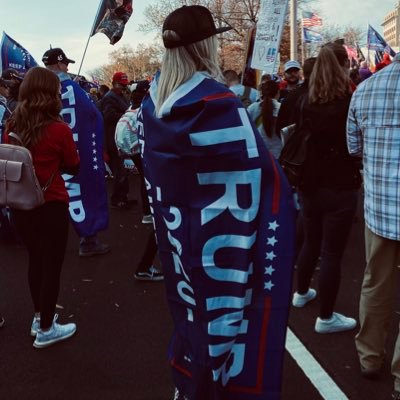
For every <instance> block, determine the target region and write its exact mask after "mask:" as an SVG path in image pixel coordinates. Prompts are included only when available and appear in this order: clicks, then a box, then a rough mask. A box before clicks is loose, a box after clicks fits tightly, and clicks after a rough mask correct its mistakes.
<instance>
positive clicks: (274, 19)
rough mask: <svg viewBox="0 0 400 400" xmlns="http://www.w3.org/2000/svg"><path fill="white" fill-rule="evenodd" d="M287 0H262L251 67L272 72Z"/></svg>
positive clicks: (279, 42)
mask: <svg viewBox="0 0 400 400" xmlns="http://www.w3.org/2000/svg"><path fill="white" fill-rule="evenodd" d="M287 7H288V0H263V1H262V2H261V7H260V15H259V19H258V23H257V32H256V40H255V43H254V50H253V58H252V63H251V67H252V68H256V69H261V70H263V71H264V72H265V73H269V74H273V73H274V71H275V69H276V67H275V63H276V58H277V56H278V52H279V46H280V44H281V38H282V31H283V26H284V23H285V17H286V12H287Z"/></svg>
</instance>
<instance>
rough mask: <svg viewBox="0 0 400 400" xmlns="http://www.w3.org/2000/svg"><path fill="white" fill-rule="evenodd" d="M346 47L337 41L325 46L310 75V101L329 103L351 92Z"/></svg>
mask: <svg viewBox="0 0 400 400" xmlns="http://www.w3.org/2000/svg"><path fill="white" fill-rule="evenodd" d="M347 65H348V56H347V52H346V49H345V48H344V47H343V46H341V45H339V44H336V43H329V44H327V45H325V46H323V47H322V48H321V50H320V52H319V54H318V57H317V61H316V62H315V66H314V68H313V71H312V73H311V76H310V82H309V101H310V103H328V102H330V101H333V100H335V99H337V98H343V97H345V96H346V95H348V94H351V86H350V77H349V74H348V68H347Z"/></svg>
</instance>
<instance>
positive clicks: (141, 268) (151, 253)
mask: <svg viewBox="0 0 400 400" xmlns="http://www.w3.org/2000/svg"><path fill="white" fill-rule="evenodd" d="M157 249H158V246H157V242H156V235H155V232H154V231H152V232H151V233H150V235H149V237H148V239H147V242H146V245H145V246H144V253H143V256H142V259H141V260H140V262H139V264H138V266H137V268H136V273H138V272H146V271H148V270H149V268H150V267H151V266H152V265H153V261H154V257H155V256H156V254H157Z"/></svg>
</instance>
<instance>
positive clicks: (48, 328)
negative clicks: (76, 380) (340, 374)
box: [0, 6, 400, 400]
mask: <svg viewBox="0 0 400 400" xmlns="http://www.w3.org/2000/svg"><path fill="white" fill-rule="evenodd" d="M199 17H201V18H202V21H203V23H202V24H200V25H196V24H197V22H196V21H197V19H198V18H199ZM196 18H197V19H196ZM191 19H193V26H190V24H189V22H188V21H190V20H191ZM183 21H184V23H183ZM204 21H206V22H204ZM194 29H195V30H194ZM229 29H231V27H229V26H226V27H219V28H216V27H215V25H214V22H213V20H212V17H211V14H210V13H209V11H208V10H207V9H206V8H204V7H200V6H187V7H182V8H180V9H178V10H175V11H174V12H173V13H171V14H170V15H169V16H168V17H167V19H166V20H165V22H164V25H163V35H162V38H163V43H164V46H165V55H164V58H163V64H162V69H161V72H160V73H158V74H157V75H156V76H155V77H154V78H153V81H152V83H151V85H150V82H149V81H147V80H143V81H138V82H132V81H130V80H129V77H128V76H127V74H126V73H124V72H119V71H117V72H115V73H114V75H113V77H112V82H111V88H109V87H108V86H107V85H101V86H100V88H99V89H98V90H97V89H95V90H93V89H91V90H90V93H85V92H84V91H83V89H82V88H81V87H80V86H79V84H78V83H76V82H74V81H72V80H71V78H70V77H69V75H68V65H69V64H70V63H73V62H74V61H73V60H70V59H69V58H68V57H67V56H66V55H65V53H64V52H63V50H61V49H59V48H55V49H49V50H47V51H46V52H45V54H44V56H43V63H44V65H45V68H42V67H35V68H32V69H31V70H29V71H28V72H27V73H26V74H25V76H23V77H22V76H20V74H18V72H17V71H15V70H12V69H8V70H5V71H3V73H2V77H1V79H0V140H1V142H3V143H12V144H18V143H16V142H15V140H14V139H13V138H12V137H10V136H9V133H10V132H16V133H17V134H18V135H19V137H20V139H21V141H22V143H23V145H24V146H25V147H27V148H29V149H30V151H31V153H32V156H33V162H34V165H35V170H36V174H37V177H38V180H39V182H40V183H41V184H43V185H44V184H45V183H48V184H47V185H46V186H47V190H46V191H45V193H44V195H45V200H46V202H45V204H44V205H43V206H40V207H38V208H36V209H33V210H28V211H22V210H14V209H13V210H11V211H10V210H8V209H5V208H3V209H2V210H1V217H0V218H1V219H0V221H1V229H2V230H3V237H4V231H5V229H6V228H7V229H8V230H7V233H6V234H5V235H6V236H7V235H12V232H13V231H12V230H13V229H14V230H15V237H16V238H17V240H20V241H22V242H23V244H24V245H25V246H26V248H27V250H28V254H29V270H28V281H29V287H30V291H31V297H32V301H33V310H34V316H33V321H32V325H31V331H30V332H31V335H32V336H33V337H35V341H34V344H33V345H34V347H36V348H42V347H47V346H49V345H52V344H54V343H57V342H59V341H61V340H65V339H68V338H69V337H71V336H72V335H73V334H74V333H75V331H76V325H75V324H73V323H69V324H60V323H58V322H57V318H58V315H57V314H56V313H55V305H56V301H57V297H58V292H59V286H60V272H61V268H62V264H63V259H64V254H65V249H66V243H67V237H68V225H69V219H70V218H72V220H73V221H75V222H76V220H74V216H73V215H72V213H71V206H70V210H69V211H70V216H68V203H69V201H70V197H71V195H70V190H71V189H70V187H69V186H68V182H67V183H66V184H65V183H64V179H65V174H67V175H68V176H71V177H72V176H74V175H77V176H78V178H79V176H80V175H81V174H83V173H84V171H85V170H86V169H87V168H89V166H90V165H92V164H91V163H90V162H88V161H86V158H87V157H89V158H92V157H93V155H95V158H96V160H98V162H97V161H96V162H97V163H96V166H97V165H98V168H99V169H100V176H101V179H100V181H99V183H98V185H97V188H98V191H99V193H100V194H99V193H97V194H95V196H96V197H97V199H96V202H98V203H101V202H102V200H101V198H104V196H107V194H106V185H105V176H106V175H107V174H109V175H110V176H112V177H113V188H112V193H111V195H110V205H111V207H114V208H117V209H121V210H127V209H130V208H131V207H132V206H134V205H135V203H136V202H137V201H136V200H132V199H129V197H128V193H129V169H130V168H131V167H132V165H134V167H135V169H136V171H137V172H138V174H139V179H140V185H141V188H140V193H141V199H140V204H141V206H142V211H143V219H142V222H143V223H144V224H147V223H148V224H153V223H154V227H155V233H154V234H151V235H150V236H149V239H148V241H147V243H146V246H145V249H144V255H143V258H142V260H141V261H140V263H139V265H138V267H137V270H136V272H135V278H136V279H138V280H150V281H160V280H163V279H164V276H165V280H166V288H167V292H168V293H167V294H168V298H169V299H170V298H171V299H174V300H171V301H175V303H176V304H175V305H174V306H173V307H172V306H171V313H172V316H173V319H174V323H175V333H174V348H173V349H172V350H171V351H172V352H173V353H174V357H179V356H182V363H187V357H188V356H187V352H189V353H190V357H191V360H190V364H191V365H190V367H188V368H191V369H190V370H191V371H194V372H195V373H196V374H198V375H199V376H201V377H202V379H201V380H199V382H198V383H199V385H198V386H193V385H191V384H190V383H188V381H187V380H185V379H183V378H182V376H181V375H182V374H180V373H179V371H175V372H174V380H175V384H176V386H177V390H176V394H175V398H176V399H190V400H195V399H205V398H207V399H212V398H214V397H213V396H216V395H217V393H218V391H219V390H220V388H219V387H217V388H216V387H215V386H212V385H211V386H209V385H207V384H205V382H207V381H208V380H209V379H210V371H211V370H212V371H213V372H214V369H213V368H214V364H213V362H214V359H213V358H212V356H211V355H210V354H208V353H207V351H208V350H207V346H203V347H204V348H203V347H201V346H200V348H199V349H198V350H196V351H194V347H195V342H194V341H192V340H194V339H193V338H196V340H199V343H202V344H204V343H206V342H207V339H206V338H205V336H206V333H204V332H199V331H192V329H194V326H195V325H190V326H189V324H188V321H192V322H193V320H196V319H199V320H200V322H204V323H209V321H208V320H207V318H208V317H207V315H206V314H207V313H205V312H202V311H198V310H197V309H196V308H194V306H195V305H198V304H199V303H200V302H201V301H204V299H205V298H206V296H209V295H210V296H211V294H210V293H213V292H212V290H211V289H210V288H209V287H207V285H208V283H207V281H206V280H204V279H203V278H202V277H201V276H200V273H199V265H203V264H204V265H203V266H204V269H205V270H206V271H207V275H208V276H209V277H213V278H214V279H215V280H217V281H221V282H223V284H224V285H225V287H224V288H225V289H226V290H227V293H230V295H231V296H233V293H234V294H235V296H239V297H237V298H238V299H239V298H243V299H244V298H245V297H246V296H248V292H246V291H248V290H250V291H253V290H254V291H257V290H259V288H260V285H263V282H262V281H261V278H260V276H259V275H258V274H259V272H258V271H259V270H260V271H261V270H262V272H260V274H261V277H262V275H263V273H264V272H263V266H262V264H260V263H259V261H258V257H257V255H256V253H257V248H258V247H259V246H260V247H261V244H260V243H259V241H258V239H256V238H255V237H254V238H253V236H251V235H252V233H253V232H261V230H260V231H259V230H258V228H257V226H258V225H259V224H265V225H266V213H265V212H264V211H262V210H261V209H259V208H257V207H259V203H261V204H262V203H263V202H264V206H268V207H271V204H270V203H271V198H270V197H268V193H269V192H268V191H269V190H272V189H271V187H272V186H273V179H272V178H271V177H272V176H273V174H272V172H271V171H275V174H277V175H275V179H280V187H281V192H280V196H281V198H280V201H281V203H280V206H281V209H284V208H285V207H286V208H287V210H286V212H287V214H288V215H289V214H290V215H292V217H290V218H287V219H286V220H285V222H284V223H282V229H286V230H287V232H288V236H287V245H288V246H289V247H288V249H286V252H287V254H288V257H289V258H288V260H286V259H285V261H284V257H282V258H281V259H282V261H279V260H280V259H279V258H278V262H281V265H283V264H284V263H285V262H286V261H288V262H290V265H291V267H290V268H291V269H293V268H294V266H296V268H297V276H296V278H297V281H296V285H295V286H296V289H295V292H294V293H293V294H292V301H291V304H292V306H293V307H297V308H302V307H305V306H306V305H307V304H308V303H309V302H311V301H313V300H314V299H316V298H318V300H319V313H318V315H317V316H316V319H315V326H314V329H315V332H316V333H319V334H329V333H331V334H333V333H336V332H342V331H348V330H354V329H356V328H357V326H358V323H357V319H356V318H354V316H353V317H348V316H344V315H342V314H341V313H339V312H337V311H335V310H336V309H335V304H336V299H337V296H338V294H339V288H340V281H341V261H342V256H343V254H344V251H345V248H346V245H347V240H348V237H349V233H350V231H351V227H352V222H353V220H354V218H355V213H356V209H357V202H358V201H359V198H360V190H361V189H363V191H364V196H365V199H364V215H365V225H366V226H365V246H366V270H365V275H364V280H363V284H362V290H361V299H360V309H359V318H358V321H359V328H358V332H357V334H356V339H355V346H356V349H357V352H358V356H359V360H360V372H361V374H362V376H363V377H364V378H367V379H376V378H379V376H380V374H381V372H382V369H383V365H384V363H385V357H386V356H387V350H386V347H385V345H386V343H385V340H386V337H387V334H388V329H389V326H390V323H391V322H392V315H393V314H392V309H393V306H394V301H395V293H396V277H395V275H396V271H397V267H398V266H399V265H400V211H399V210H400V196H399V190H398V188H399V187H400V186H399V184H400V168H399V163H400V156H399V152H398V148H399V144H400V128H399V126H400V123H399V121H398V119H399V116H400V113H399V111H400V96H398V92H399V89H400V55H397V56H396V57H394V58H393V59H392V60H391V59H390V57H389V56H388V55H385V57H384V59H383V61H382V63H381V64H379V65H378V66H377V68H376V71H375V72H374V73H373V72H371V71H370V69H369V67H368V64H367V62H365V61H364V62H362V63H361V64H360V66H359V68H356V69H354V68H350V63H349V59H348V55H347V52H346V49H345V47H344V46H343V45H342V44H340V43H339V42H335V43H327V44H326V45H324V46H323V47H322V48H321V49H320V51H319V54H318V56H317V57H312V58H309V59H306V60H305V61H304V64H303V66H301V65H300V64H299V63H298V62H297V61H296V60H289V61H287V62H286V63H285V64H284V66H283V76H282V77H280V76H275V75H264V76H263V77H262V79H261V83H260V86H259V87H258V88H256V87H248V86H244V85H242V84H241V83H240V77H239V75H238V74H237V72H235V71H233V70H226V71H221V70H220V67H219V63H218V54H217V44H216V43H217V42H216V35H217V34H219V33H221V32H224V31H227V30H229ZM71 87H72V89H71ZM71 90H72V93H74V104H75V108H76V110H77V113H76V115H74V117H73V118H69V117H68V112H69V111H68V110H69V108H68V107H67V105H68V104H65V101H66V100H68V99H69V98H70V97H69V96H71ZM244 109H247V112H244ZM79 110H81V111H82V113H83V114H82V115H79V114H78V112H79ZM243 112H244V114H243ZM246 118H249V119H250V120H251V121H252V122H251V123H248V124H246V122H245V121H246ZM75 119H76V120H79V119H81V120H85V121H86V122H87V123H86V124H83V123H82V124H76V125H74V124H73V122H74V121H75ZM222 120H224V121H226V122H227V123H229V122H232V124H233V126H234V128H232V129H231V130H230V128H229V129H227V128H225V127H224V124H223V123H222V122H221V121H222ZM293 124H295V128H294V132H295V133H294V134H296V132H299V131H307V132H308V143H307V146H308V147H307V153H306V159H305V162H304V168H303V172H302V179H301V183H300V184H298V185H297V186H296V187H290V185H289V184H288V183H287V180H286V179H285V177H284V175H283V172H282V170H281V169H280V168H279V166H278V165H279V159H280V155H281V152H282V151H283V149H284V146H285V141H284V140H283V138H282V135H281V132H282V129H284V128H285V127H288V126H290V125H293ZM238 126H239V127H240V130H238V131H236V130H234V129H237V128H236V127H238ZM79 130H80V131H79ZM78 131H79V132H78ZM212 132H217V133H218V132H219V133H218V135H217V136H215V137H214V136H212ZM76 133H78V135H79V138H80V137H84V136H85V135H86V136H89V137H91V138H93V143H95V140H94V139H96V141H98V142H99V143H100V147H99V148H98V150H99V151H97V150H96V151H95V150H93V154H92V153H90V154H89V155H86V152H85V150H83V148H80V147H79V146H81V142H83V140H81V139H79V140H78V141H77V140H76V138H75V141H74V140H73V134H76ZM103 141H104V146H103ZM243 143H244V144H245V145H243V146H242V144H243ZM103 147H104V152H103ZM78 150H79V151H78ZM267 150H269V153H268V152H267ZM78 154H79V156H78ZM270 155H271V156H270ZM217 156H218V157H217ZM244 156H246V158H244ZM79 165H80V167H79ZM105 165H108V166H109V168H106V167H105ZM231 165H232V170H230V169H229V168H230V166H231ZM214 168H215V170H214ZM197 169H198V173H197V172H196V170H197ZM237 169H238V171H237ZM256 170H258V171H260V172H259V175H257V174H256V173H255V172H254V171H256ZM166 171H168V173H167V175H168V177H166ZM221 171H225V172H221ZM235 174H236V175H235ZM63 177H64V179H63ZM101 180H102V181H103V182H101ZM85 185H86V184H85V181H84V180H81V181H80V186H81V188H80V190H81V192H82V193H83V196H85ZM210 185H213V186H210ZM217 185H224V187H225V190H226V193H225V195H223V196H222V197H220V195H221V193H219V192H218V191H215V192H214V189H213V187H215V186H217ZM240 185H248V186H250V187H251V195H243V194H240V193H239V189H237V187H238V186H240ZM189 189H193V190H189ZM256 191H258V192H257V194H255V193H256ZM213 196H216V197H215V200H216V201H215V202H214V203H212V204H211V205H210V201H211V202H212V199H213ZM241 196H242V197H241ZM253 196H255V197H257V199H258V200H257V201H256V200H255V198H253ZM239 198H240V199H241V203H240V204H246V202H247V203H250V205H249V206H248V208H242V207H243V205H239ZM244 199H245V200H244ZM296 199H298V202H297V201H294V200H296ZM243 201H244V203H243ZM278 201H279V200H278ZM103 203H104V202H103ZM103 203H102V204H103ZM106 203H107V202H106ZM196 213H198V214H199V221H197V219H196V215H197V214H196ZM214 220H215V221H216V222H215V221H214ZM239 222H240V224H239V225H238V228H237V229H236V232H240V233H241V234H242V235H243V236H240V238H241V239H236V236H235V235H233V234H232V235H228V234H227V233H230V232H233V231H235V230H233V229H232V226H233V224H235V223H239ZM275 222H276V221H275ZM107 224H108V214H107V216H106V217H105V220H104V222H103V223H102V224H100V225H96V224H89V225H90V229H80V228H79V227H76V228H75V229H76V231H77V233H78V235H79V237H80V238H81V241H80V248H79V255H80V256H83V257H89V256H95V255H101V254H105V253H107V252H108V251H110V247H109V246H108V245H106V244H103V243H101V242H100V241H99V238H98V232H100V231H101V230H104V229H106V228H107ZM276 226H279V225H275V227H276ZM296 226H297V228H296ZM296 229H297V231H296ZM295 231H296V236H297V237H295V234H294V232H295ZM224 235H226V237H225V236H224ZM249 235H250V236H249ZM258 236H261V233H259V234H258ZM205 237H207V238H208V241H207V242H206V244H205V245H204V248H201V246H200V243H202V241H203V239H204V238H205ZM237 237H239V236H237ZM214 238H218V240H219V241H213V240H214ZM249 238H252V239H249ZM274 238H275V237H274ZM291 238H293V243H292V242H291ZM269 240H270V239H269ZM188 241H189V242H188ZM210 242H212V243H211V244H210ZM269 244H270V242H269ZM213 246H214V247H213ZM228 247H229V248H230V249H235V250H232V251H231V252H230V253H231V254H227V253H225V252H224V254H223V256H221V257H219V256H216V255H215V254H216V252H217V250H220V249H223V248H228ZM253 247H254V248H256V250H255V252H254V254H253V252H250V251H249V252H246V255H245V256H244V255H243V249H247V250H250V249H253ZM236 248H240V249H242V250H241V252H236ZM222 252H223V250H222ZM44 254H45V255H46V257H44ZM238 254H239V255H238ZM290 257H291V258H290ZM216 259H218V262H219V263H221V265H223V266H224V267H223V268H222V267H218V266H217V265H216V264H217V261H216ZM202 263H203V264H202ZM237 264H239V265H237ZM230 265H237V266H236V267H235V268H237V269H229V268H228V266H230ZM249 265H251V266H252V267H251V272H249V271H248V270H247V268H249ZM317 265H319V268H320V273H319V277H318V288H313V287H311V281H312V277H313V274H314V271H315V269H316V267H317ZM213 268H214V270H215V271H216V272H213ZM271 268H272V267H271ZM250 274H253V279H249V278H248V276H249V275H250ZM271 275H272V272H271ZM287 276H288V277H289V278H290V277H291V274H290V273H289V274H288V275H287ZM257 277H258V278H260V279H255V278H257ZM239 284H242V286H241V289H240V290H239V289H238V285H239ZM179 285H181V286H180V287H181V289H179V290H178V293H179V295H180V297H179V296H177V293H176V288H175V287H179ZM184 290H185V292H183V291H184ZM246 293H247V294H246ZM213 295H214V296H217V294H216V293H214V294H213ZM227 296H228V295H227ZM226 298H227V297H226ZM249 303H250V300H249ZM192 306H193V307H192ZM245 306H249V304H246V305H243V306H242V307H243V309H245ZM282 312H283V313H284V312H285V310H284V307H283V311H282ZM282 315H285V314H282ZM254 318H258V316H257V315H256V314H255V317H254ZM283 318H284V317H283ZM3 325H4V319H3V318H1V317H0V327H1V326H3ZM196 326H197V325H196ZM184 357H186V359H185V360H184ZM174 361H176V358H174ZM178 361H179V360H178ZM228 374H229V371H228ZM392 374H393V376H394V378H395V384H394V392H393V397H392V398H393V399H395V400H399V399H400V336H398V338H397V342H396V346H395V349H394V353H393V357H392ZM215 398H217V397H215Z"/></svg>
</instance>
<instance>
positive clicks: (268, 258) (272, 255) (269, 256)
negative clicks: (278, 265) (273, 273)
mask: <svg viewBox="0 0 400 400" xmlns="http://www.w3.org/2000/svg"><path fill="white" fill-rule="evenodd" d="M275 257H276V254H275V253H274V252H273V251H271V252H269V253H268V252H267V253H266V254H265V259H266V260H271V261H272V260H273V259H274V258H275Z"/></svg>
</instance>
